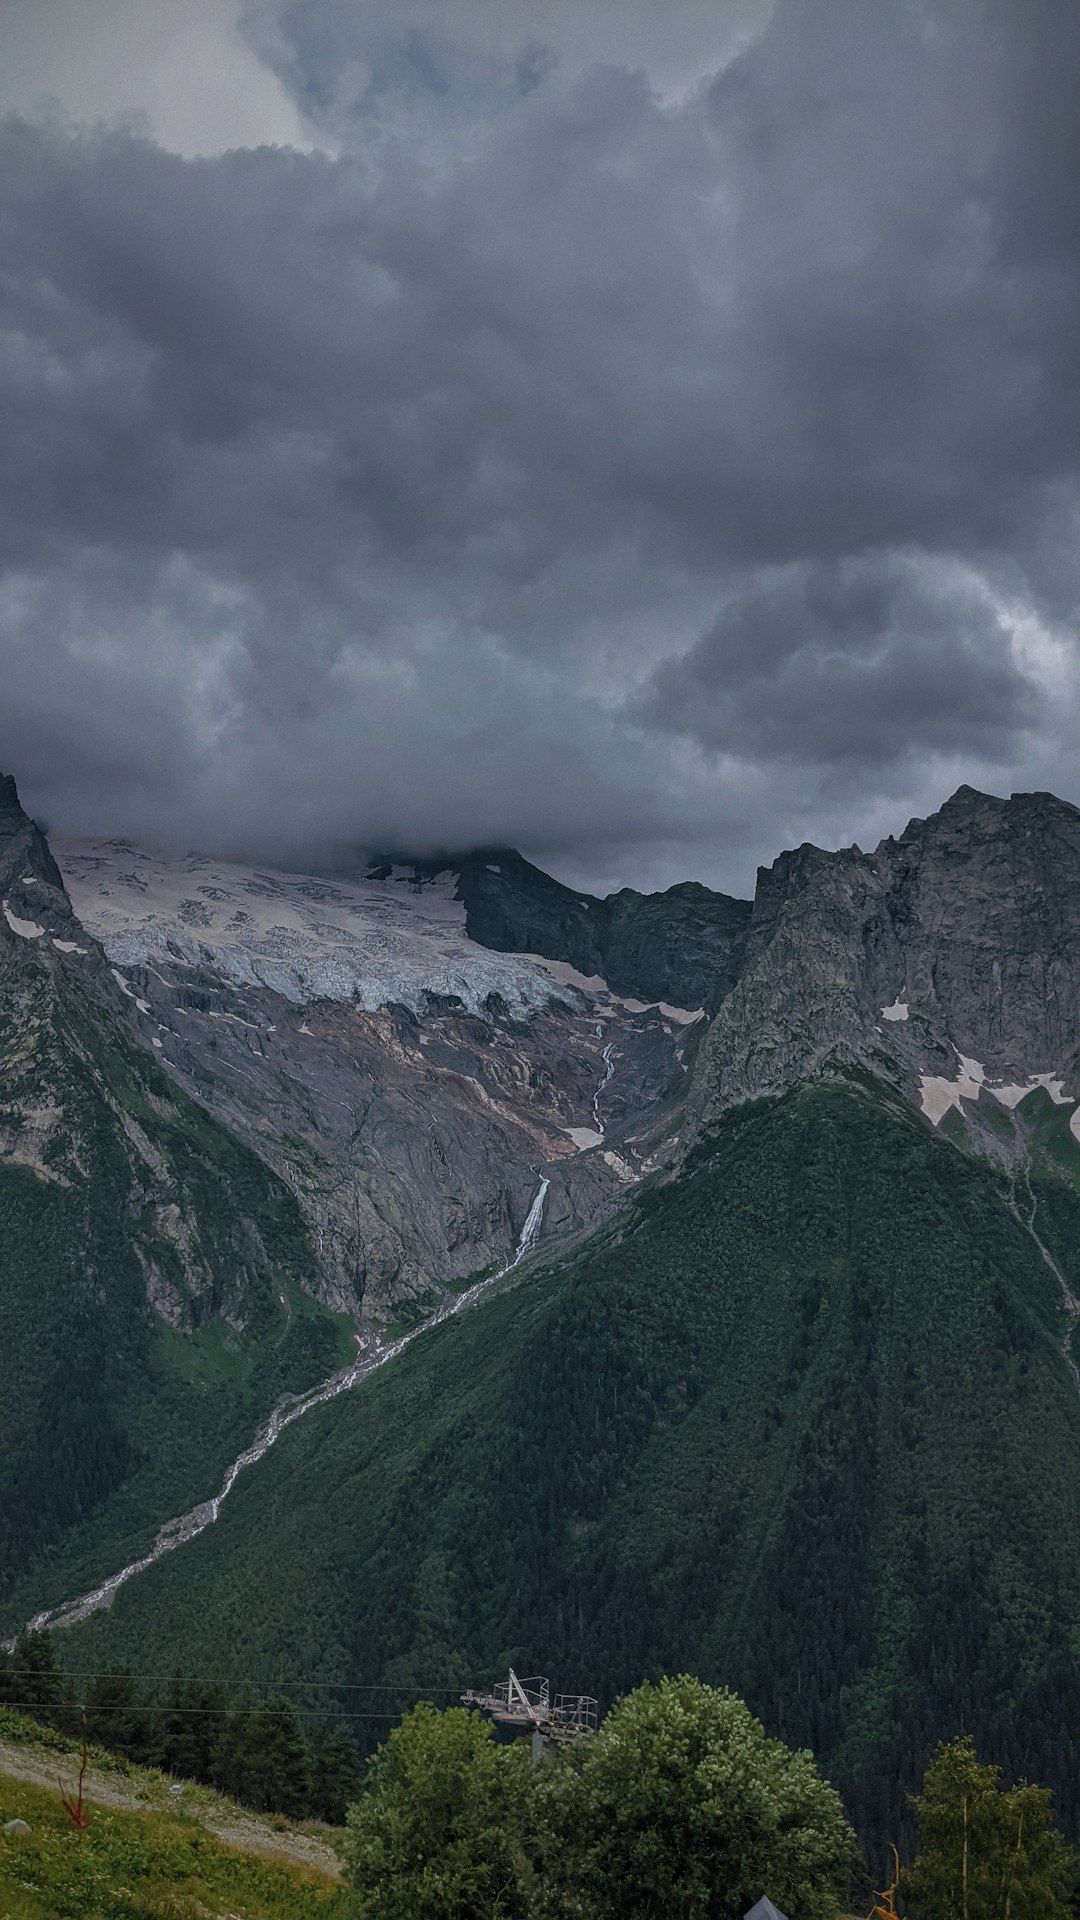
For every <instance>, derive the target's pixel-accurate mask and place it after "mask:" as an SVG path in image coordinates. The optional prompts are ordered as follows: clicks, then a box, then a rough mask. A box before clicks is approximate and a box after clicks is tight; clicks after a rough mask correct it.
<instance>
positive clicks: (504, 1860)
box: [348, 1704, 529, 1920]
mask: <svg viewBox="0 0 1080 1920" xmlns="http://www.w3.org/2000/svg"><path fill="white" fill-rule="evenodd" d="M523 1748H524V1743H523V1742H518V1743H516V1744H515V1746H512V1747H498V1746H496V1744H495V1742H494V1740H493V1739H492V1730H491V1727H490V1725H489V1723H488V1722H487V1721H485V1720H482V1719H481V1718H480V1716H479V1715H478V1714H475V1713H471V1712H470V1711H469V1710H468V1709H467V1708H465V1707H450V1708H449V1709H448V1710H447V1711H446V1712H445V1713H439V1712H437V1711H436V1709H435V1708H434V1707H432V1706H428V1705H427V1704H423V1705H421V1706H418V1707H415V1708H414V1709H413V1711H412V1712H411V1713H409V1714H406V1716H405V1718H404V1720H402V1722H401V1724H400V1726H397V1727H395V1728H394V1730H393V1732H392V1733H391V1734H390V1737H389V1739H388V1740H387V1741H386V1743H385V1745H384V1746H382V1747H380V1749H379V1751H378V1753H377V1754H376V1755H375V1757H374V1759H373V1760H372V1761H371V1763H370V1767H369V1772H368V1785H367V1791H366V1792H365V1793H364V1795H363V1796H362V1798H361V1799H360V1800H359V1801H358V1802H357V1803H356V1805H355V1806H353V1807H351V1808H350V1809H349V1817H348V1825H349V1832H350V1842H349V1851H348V1871H349V1878H350V1880H351V1882H352V1884H353V1886H354V1887H355V1888H356V1890H357V1892H358V1893H359V1895H360V1904H359V1908H358V1914H359V1915H360V1916H361V1917H362V1920H366V1917H367V1916H370V1920H375V1916H378V1920H496V1916H497V1917H498V1920H513V1917H514V1916H518V1915H523V1914H524V1913H525V1912H526V1911H527V1908H526V1902H525V1893H524V1878H525V1874H526V1871H527V1870H526V1866H525V1859H524V1854H523V1851H522V1849H521V1847H520V1845H519V1842H518V1839H517V1834H518V1831H519V1822H520V1817H521V1809H522V1805H523V1801H524V1795H525V1792H526V1785H527V1775H528V1765H529V1762H528V1754H527V1751H523Z"/></svg>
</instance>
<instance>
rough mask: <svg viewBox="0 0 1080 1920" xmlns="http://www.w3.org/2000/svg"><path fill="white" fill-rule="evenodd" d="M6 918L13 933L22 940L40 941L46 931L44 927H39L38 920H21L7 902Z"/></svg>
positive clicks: (5, 907)
mask: <svg viewBox="0 0 1080 1920" xmlns="http://www.w3.org/2000/svg"><path fill="white" fill-rule="evenodd" d="M4 918H5V920H6V921H7V923H8V926H9V927H10V928H11V931H12V933H17V934H18V936H19V939H20V940H40V939H41V936H42V934H43V933H44V931H45V929H44V927H39V926H38V923H37V921H36V920H20V918H19V916H18V914H17V913H12V911H11V908H10V907H9V906H8V903H7V901H6V900H5V901H4Z"/></svg>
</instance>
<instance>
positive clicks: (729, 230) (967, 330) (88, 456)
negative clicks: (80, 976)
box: [0, 0, 1080, 890]
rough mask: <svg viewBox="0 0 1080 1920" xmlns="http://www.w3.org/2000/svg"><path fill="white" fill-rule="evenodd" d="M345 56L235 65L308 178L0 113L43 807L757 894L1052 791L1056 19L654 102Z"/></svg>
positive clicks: (1066, 109)
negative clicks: (955, 807)
mask: <svg viewBox="0 0 1080 1920" xmlns="http://www.w3.org/2000/svg"><path fill="white" fill-rule="evenodd" d="M452 13H453V9H452V8H450V9H449V10H448V15H447V18H448V19H449V20H452ZM377 16H378V9H377V8H364V9H361V8H359V7H358V6H354V5H349V4H346V0H335V4H330V0H306V4H305V5H304V6H303V7H297V6H295V5H293V6H288V7H284V8H279V9H277V10H276V12H275V13H274V16H273V17H272V18H271V16H270V15H269V14H268V13H267V11H266V10H265V9H264V10H263V11H262V12H261V14H260V15H259V16H258V18H257V19H255V20H253V21H252V23H251V32H252V34H253V35H254V36H255V38H256V41H257V44H260V45H261V46H262V47H263V49H264V51H265V53H266V57H268V58H272V59H273V60H274V62H275V64H276V66H277V69H278V71H279V72H280V73H281V74H282V75H283V77H284V78H285V79H286V80H287V82H288V84H289V85H290V87H291V88H292V90H293V91H294V93H295V96H296V98H297V100H298V102H299V103H300V105H301V107H302V108H303V110H304V111H305V113H306V114H307V115H308V117H309V121H310V123H311V124H312V125H313V126H314V127H315V128H316V129H318V128H319V127H320V124H321V123H325V126H324V128H323V130H324V131H329V132H332V134H333V137H334V141H335V153H334V155H333V156H331V155H330V154H327V153H319V152H315V153H305V154H301V153H297V152H291V151H286V150H281V149H262V150H258V151H237V152H233V153H230V154H226V155H224V156H222V157H221V158H218V159H212V160H199V161H185V160H181V159H179V158H178V157H176V156H174V155H171V154H169V153H166V152H164V151H162V150H160V149H159V148H156V147H155V146H153V145H152V144H151V143H150V142H148V141H146V140H144V139H140V138H139V137H138V136H137V134H134V133H132V132H124V131H116V130H100V129H99V130H95V131H86V130H78V129H72V128H70V127H66V126H63V125H60V124H56V123H51V122H48V121H45V122H35V123H27V122H24V121H8V122H6V123H0V447H2V450H3V451H2V458H0V644H2V654H3V699H2V703H0V764H3V765H4V766H5V767H10V768H12V769H13V770H14V771H15V772H16V773H17V774H18V776H19V777H20V781H21V785H22V787H23V789H24V791H25V793H26V796H27V799H28V801H29V802H30V803H31V804H33V805H34V806H35V807H36V808H38V809H39V810H40V811H42V812H43V813H45V814H46V816H47V817H48V818H49V819H50V820H52V821H53V822H55V823H56V824H57V825H58V826H63V827H64V828H65V829H67V830H69V831H70V830H74V831H106V830H107V831H125V832H128V833H131V834H141V835H143V836H144V837H147V838H156V839H159V840H161V839H170V840H177V841H180V842H183V843H186V844H202V845H207V846H212V847H214V848H219V849H228V848H236V849H240V848H244V849H246V850H249V851H250V850H253V851H257V852H258V853H260V854H261V855H263V857H267V858H270V857H277V858H294V857H300V856H301V855H303V856H304V857H315V856H316V855H317V854H319V853H321V854H322V855H324V856H325V857H333V855H334V854H335V853H336V852H337V851H338V850H340V849H341V848H342V847H343V846H347V845H348V844H350V843H355V842H362V843H366V844H375V843H387V842H393V843H396V844H406V843H409V844H414V845H416V846H418V847H419V846H431V845H448V844H459V843H462V842H468V841H474V842H475V841H478V840H484V841H492V840H502V841H507V840H508V841H513V842H516V843H517V844H520V845H523V846H525V847H526V848H527V849H530V850H532V851H533V852H534V853H535V854H536V855H538V856H539V857H541V858H545V859H547V860H549V861H550V862H552V863H553V864H554V865H555V866H556V867H557V868H558V870H560V871H562V872H564V873H566V874H567V875H568V876H569V877H579V878H583V879H586V880H588V881H591V882H593V883H595V884H601V885H603V884H605V883H611V884H614V883H616V882H617V881H620V880H625V879H636V880H638V881H639V882H640V881H646V882H647V881H650V880H652V881H657V882H663V881H667V880H670V879H674V878H676V877H679V876H680V875H683V874H697V875H700V876H702V877H704V878H709V879H713V880H716V881H718V882H720V883H725V882H726V883H728V884H732V885H734V886H736V887H737V888H739V889H740V890H742V889H745V888H746V887H747V886H748V885H749V884H750V881H751V877H752V868H753V863H754V861H755V860H756V859H757V858H759V857H771V856H772V853H773V852H774V851H775V850H776V849H777V848H778V847H779V846H780V845H781V844H784V843H787V842H790V841H792V840H797V839H802V838H804V837H814V838H818V839H820V840H824V841H829V840H830V839H832V840H836V839H840V840H848V839H850V838H851V837H852V836H853V835H854V836H857V837H859V838H861V839H868V840H873V839H874V838H875V837H876V836H877V834H878V833H880V832H883V831H886V830H889V829H891V828H893V827H896V826H898V825H899V824H900V823H901V822H902V821H903V819H904V817H905V816H906V814H907V813H908V812H912V811H917V812H923V811H926V810H927V809H928V808H929V807H930V806H932V805H934V804H935V803H936V802H938V801H939V800H940V799H942V798H943V797H944V795H945V794H946V793H947V792H948V791H949V790H950V788H951V786H954V785H955V784H957V781H958V780H959V779H961V778H966V779H971V780H973V781H975V782H976V783H983V784H988V785H991V786H996V787H997V788H998V789H999V790H1001V789H1007V788H1008V787H1009V786H1011V785H1038V786H1047V787H1056V788H1057V789H1058V790H1059V791H1062V792H1064V793H1066V794H1068V795H1069V796H1070V797H1072V798H1075V799H1080V773H1078V771H1077V769H1076V767H1075V761H1074V748H1073V741H1074V738H1075V734H1076V726H1077V720H1078V717H1080V715H1078V709H1080V697H1078V692H1077V687H1078V682H1077V675H1076V662H1075V646H1074V636H1075V632H1076V616H1077V600H1078V575H1080V564H1078V559H1077V555H1078V551H1080V549H1078V546H1077V537H1076V536H1077V505H1078V467H1080V453H1078V429H1080V354H1078V352H1077V331H1076V328H1077V321H1076V316H1077V313H1078V311H1080V233H1078V226H1080V192H1078V190H1077V184H1076V183H1077V181H1078V180H1080V118H1078V116H1077V115H1076V112H1075V99H1076V94H1077V83H1078V81H1080V8H1077V7H1076V5H1075V4H1074V0H1025V4H1024V6H1022V7H1018V6H1015V5H1014V4H1012V3H1011V0H1000V4H974V3H973V4H970V5H969V4H965V0H950V3H949V4H948V5H944V4H943V5H941V6H940V7H934V6H930V5H925V6H924V5H919V4H916V3H915V0H911V3H910V4H906V3H905V0H875V4H874V5H873V6H867V5H865V4H862V3H861V0H812V4H811V0H792V3H791V4H787V3H786V0H779V4H778V5H777V7H776V9H775V12H774V13H773V15H772V17H771V21H770V23H769V24H768V25H767V27H766V28H765V29H764V31H762V32H761V34H760V35H759V37H758V38H757V39H756V40H755V41H754V42H753V43H752V44H751V45H750V46H749V47H748V48H747V49H746V51H745V52H744V53H743V54H742V55H741V57H739V58H737V59H736V60H734V61H733V62H731V63H730V64H729V65H727V66H726V67H725V68H723V69H722V70H720V71H719V72H717V73H715V74H713V75H711V76H710V75H708V74H703V75H702V79H701V84H700V86H699V87H698V88H697V89H696V90H695V91H693V92H692V93H691V94H690V95H689V96H687V97H686V98H683V99H681V100H679V101H676V102H674V103H672V102H669V103H667V104H665V103H663V102H662V101H661V100H660V99H659V98H658V97H657V96H655V95H654V94H653V93H652V92H651V91H650V86H649V83H648V79H647V77H646V75H645V74H644V73H641V72H631V71H627V70H624V69H622V68H620V67H619V65H618V64H617V63H615V62H613V64H611V65H609V66H607V67H595V68H593V69H592V70H590V71H587V72H585V73H577V74H575V75H573V76H568V75H567V74H565V73H564V71H563V69H562V68H561V66H560V64H559V62H558V60H557V59H556V58H555V57H554V56H553V55H552V54H551V53H550V52H549V51H548V50H545V49H544V48H543V47H542V46H535V45H534V46H531V47H528V48H526V47H523V48H522V49H521V50H520V53H519V54H518V55H517V56H516V57H515V58H514V59H512V60H510V59H505V58H502V57H500V58H499V59H496V58H495V57H494V56H492V59H491V61H490V63H489V64H488V65H484V64H483V63H481V64H480V67H479V68H478V65H477V60H476V58H475V56H474V55H469V54H468V53H467V51H463V50H461V49H460V48H455V43H454V39H453V35H452V33H450V32H446V33H443V34H442V35H441V36H439V37H436V36H434V35H429V36H428V37H427V39H425V38H424V36H423V35H422V34H419V33H418V32H416V31H414V32H412V34H411V37H410V35H409V34H407V33H406V32H405V31H404V29H402V31H401V32H400V33H399V34H398V35H397V37H396V38H395V27H394V17H395V16H394V14H393V12H392V11H391V10H390V9H389V8H388V9H387V11H386V13H385V15H384V16H383V18H382V25H381V27H380V28H379V31H378V34H376V26H377V24H378V21H377ZM365 36H367V37H366V38H365ZM611 45H612V51H613V55H614V54H616V53H617V47H618V33H617V16H616V12H615V10H614V9H612V31H611ZM350 63H351V64H350ZM349 74H355V75H361V76H362V80H361V79H358V80H357V81H356V92H355V98H352V97H351V96H350V93H349V88H348V85H347V84H346V83H345V81H343V78H342V76H343V75H344V76H345V77H346V80H347V77H348V75H349ZM332 82H333V84H331V83H332ZM331 123H332V124H331Z"/></svg>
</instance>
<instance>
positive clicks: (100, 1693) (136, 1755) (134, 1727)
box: [83, 1667, 158, 1766]
mask: <svg viewBox="0 0 1080 1920" xmlns="http://www.w3.org/2000/svg"><path fill="white" fill-rule="evenodd" d="M83 1697H84V1703H85V1708H86V1732H87V1736H88V1737H89V1739H91V1740H92V1741H94V1742H95V1743H96V1745H98V1746H100V1747H111V1748H112V1750H113V1751H114V1752H116V1753H124V1754H126V1755H127V1756H128V1758H129V1760H135V1761H138V1762H139V1763H140V1764H141V1765H143V1766H145V1765H147V1763H148V1762H149V1761H151V1760H153V1759H154V1757H155V1755H156V1751H157V1740H158V1736H157V1732H156V1730H155V1727H154V1720H153V1715H152V1714H151V1713H150V1712H149V1711H148V1703H147V1701H146V1699H145V1698H144V1696H143V1694H142V1692H141V1690H140V1688H139V1686H138V1683H137V1681H136V1680H135V1678H134V1675H133V1674H131V1673H130V1672H129V1671H128V1669H127V1668H126V1667H108V1668H106V1669H105V1670H104V1672H102V1673H97V1674H93V1675H92V1676H91V1678H90V1679H89V1680H88V1681H87V1683H86V1690H85V1693H84V1696H83Z"/></svg>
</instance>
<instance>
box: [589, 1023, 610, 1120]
mask: <svg viewBox="0 0 1080 1920" xmlns="http://www.w3.org/2000/svg"><path fill="white" fill-rule="evenodd" d="M596 1032H597V1037H599V1035H600V1034H601V1033H602V1032H603V1028H602V1027H597V1029H596ZM600 1058H601V1059H602V1060H603V1062H604V1072H603V1075H602V1077H601V1080H600V1085H599V1086H598V1087H597V1089H596V1092H595V1093H594V1094H593V1097H592V1110H593V1123H594V1125H595V1127H596V1131H597V1133H598V1134H599V1135H600V1138H601V1140H602V1139H603V1138H604V1135H605V1133H606V1132H607V1128H606V1127H605V1125H604V1123H603V1121H602V1120H601V1118H600V1095H601V1094H602V1093H603V1091H604V1088H605V1087H606V1086H607V1084H608V1081H609V1080H610V1079H611V1077H612V1075H613V1073H614V1072H615V1048H614V1046H613V1045H612V1043H611V1041H610V1040H609V1041H608V1043H607V1045H606V1046H605V1047H602V1048H601V1051H600Z"/></svg>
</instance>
